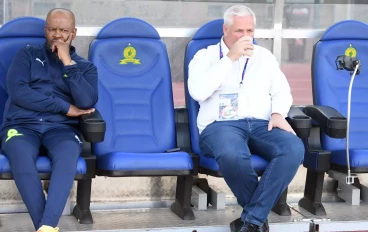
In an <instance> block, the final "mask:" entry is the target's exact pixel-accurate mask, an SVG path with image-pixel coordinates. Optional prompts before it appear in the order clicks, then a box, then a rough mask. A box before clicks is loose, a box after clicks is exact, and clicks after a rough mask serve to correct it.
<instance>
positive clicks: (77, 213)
mask: <svg viewBox="0 0 368 232" xmlns="http://www.w3.org/2000/svg"><path fill="white" fill-rule="evenodd" d="M73 215H74V217H75V218H76V219H77V220H78V222H79V223H80V224H93V218H92V213H91V210H89V209H88V210H83V209H81V207H80V206H79V205H78V204H77V205H76V206H74V209H73Z"/></svg>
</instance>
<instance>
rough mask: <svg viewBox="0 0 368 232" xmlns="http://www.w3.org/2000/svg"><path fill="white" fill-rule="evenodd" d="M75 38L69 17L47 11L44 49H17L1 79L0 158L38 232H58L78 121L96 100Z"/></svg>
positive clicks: (77, 149) (93, 74)
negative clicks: (42, 168)
mask: <svg viewBox="0 0 368 232" xmlns="http://www.w3.org/2000/svg"><path fill="white" fill-rule="evenodd" d="M76 33H77V29H76V28H75V18H74V14H73V13H72V12H71V11H69V10H66V9H53V10H51V11H50V12H49V13H48V15H47V19H46V25H45V37H46V43H45V44H41V45H36V46H26V47H24V48H22V49H20V50H19V51H18V53H17V54H16V56H15V57H14V60H13V62H12V64H11V66H10V67H9V71H8V74H7V77H6V84H7V89H8V95H9V98H8V100H7V103H6V106H5V110H4V120H3V121H4V122H3V124H2V125H1V134H0V135H1V143H2V145H1V148H2V153H3V154H4V155H6V156H7V157H8V158H9V161H10V166H11V170H12V172H13V177H14V180H15V183H16V185H17V188H18V190H19V192H20V195H21V196H22V199H23V201H24V203H25V205H26V206H27V209H28V211H29V214H30V216H31V218H32V221H33V224H34V227H35V229H36V231H38V232H53V231H58V230H59V229H58V228H57V224H58V222H59V219H60V217H61V214H62V212H63V209H64V207H65V204H66V201H67V198H68V196H69V193H70V190H71V187H72V185H73V181H74V177H75V174H76V166H77V161H78V157H79V155H80V153H81V150H82V148H81V143H82V142H81V139H80V132H79V130H78V117H79V116H81V115H83V114H89V113H91V112H93V111H94V109H93V106H94V105H95V103H96V102H97V98H98V94H97V69H96V67H95V66H94V65H93V64H92V63H91V62H89V61H87V60H85V59H83V58H82V57H80V56H78V55H77V53H76V51H75V48H74V47H73V46H72V45H71V44H72V41H73V40H74V38H75V36H76ZM41 146H42V147H43V148H44V149H43V150H44V151H45V152H44V153H45V154H44V155H47V156H48V157H49V158H50V160H51V161H52V174H51V179H50V185H49V189H48V196H47V200H45V195H44V193H43V189H42V184H41V180H40V177H39V174H38V170H37V168H36V160H37V157H38V156H39V153H40V147H41Z"/></svg>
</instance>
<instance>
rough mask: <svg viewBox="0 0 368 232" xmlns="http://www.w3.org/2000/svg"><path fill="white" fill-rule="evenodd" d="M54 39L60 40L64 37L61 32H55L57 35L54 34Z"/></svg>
mask: <svg viewBox="0 0 368 232" xmlns="http://www.w3.org/2000/svg"><path fill="white" fill-rule="evenodd" d="M53 37H54V38H57V39H59V38H61V37H62V35H61V33H60V31H59V30H55V33H54V34H53Z"/></svg>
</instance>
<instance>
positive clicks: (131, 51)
mask: <svg viewBox="0 0 368 232" xmlns="http://www.w3.org/2000/svg"><path fill="white" fill-rule="evenodd" d="M136 55H137V50H136V49H135V48H134V47H133V46H132V45H131V44H130V43H129V45H128V46H127V47H126V48H125V49H124V52H123V56H124V59H121V60H120V64H128V63H132V64H141V61H140V60H139V59H135V57H136Z"/></svg>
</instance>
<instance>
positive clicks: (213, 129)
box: [199, 120, 250, 158]
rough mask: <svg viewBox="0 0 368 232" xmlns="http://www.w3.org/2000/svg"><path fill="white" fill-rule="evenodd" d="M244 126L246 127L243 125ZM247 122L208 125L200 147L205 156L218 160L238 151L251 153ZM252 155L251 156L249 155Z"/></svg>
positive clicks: (201, 138)
mask: <svg viewBox="0 0 368 232" xmlns="http://www.w3.org/2000/svg"><path fill="white" fill-rule="evenodd" d="M243 124H244V125H243ZM245 124H246V121H240V120H239V121H220V122H214V123H212V124H210V125H208V126H207V127H206V128H205V129H204V130H203V131H202V133H201V135H200V138H199V146H200V149H201V152H202V153H203V155H205V156H207V157H214V158H218V156H219V155H224V154H229V155H230V154H231V153H234V152H236V151H242V153H249V148H248V145H247V141H248V137H249V135H248V131H247V130H245V129H244V128H245V127H246V125H245ZM249 155H250V154H249Z"/></svg>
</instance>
